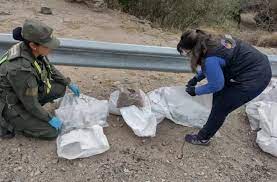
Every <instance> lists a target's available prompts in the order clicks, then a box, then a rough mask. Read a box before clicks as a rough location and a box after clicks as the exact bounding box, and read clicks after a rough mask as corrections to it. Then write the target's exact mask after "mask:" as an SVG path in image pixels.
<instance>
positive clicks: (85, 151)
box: [57, 125, 110, 160]
mask: <svg viewBox="0 0 277 182" xmlns="http://www.w3.org/2000/svg"><path fill="white" fill-rule="evenodd" d="M57 146H58V147H57V153H58V156H59V157H63V158H66V159H70V160H71V159H77V158H84V157H90V156H93V155H96V154H101V153H103V152H105V151H107V150H109V148H110V146H109V143H108V140H107V137H106V136H105V134H104V133H103V128H102V127H101V126H99V125H94V126H91V127H88V128H82V129H74V130H71V131H70V132H68V133H64V134H63V135H60V136H59V137H58V138H57Z"/></svg>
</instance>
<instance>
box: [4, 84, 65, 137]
mask: <svg viewBox="0 0 277 182" xmlns="http://www.w3.org/2000/svg"><path fill="white" fill-rule="evenodd" d="M51 85H52V87H51V91H50V93H49V94H39V97H38V100H39V102H40V103H41V105H44V104H46V103H48V102H51V101H53V100H55V99H57V98H60V97H63V96H64V94H65V91H66V87H65V86H64V85H62V84H60V83H56V82H54V81H52V82H51ZM3 117H4V119H5V120H6V122H7V123H9V124H10V125H11V126H13V128H14V131H15V132H16V133H22V134H23V135H24V136H27V137H35V138H40V139H45V140H51V139H55V138H56V137H57V136H58V131H57V130H56V129H55V128H53V127H52V126H51V125H49V124H48V122H46V121H43V120H40V119H38V118H36V117H34V116H33V115H32V114H31V113H29V112H28V111H27V110H26V109H25V108H24V106H23V104H17V105H15V106H12V107H10V108H9V107H8V106H5V108H4V110H3Z"/></svg>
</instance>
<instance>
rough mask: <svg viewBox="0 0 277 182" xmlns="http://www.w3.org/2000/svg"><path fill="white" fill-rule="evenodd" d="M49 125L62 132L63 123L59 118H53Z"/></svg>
mask: <svg viewBox="0 0 277 182" xmlns="http://www.w3.org/2000/svg"><path fill="white" fill-rule="evenodd" d="M48 123H49V124H50V125H51V126H52V127H53V128H55V129H56V130H60V129H61V127H62V124H63V123H62V121H61V120H60V119H59V118H57V117H53V118H52V119H51V120H50V121H49V122H48Z"/></svg>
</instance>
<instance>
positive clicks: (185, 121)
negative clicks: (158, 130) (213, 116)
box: [148, 87, 212, 128]
mask: <svg viewBox="0 0 277 182" xmlns="http://www.w3.org/2000/svg"><path fill="white" fill-rule="evenodd" d="M148 95H149V98H150V101H151V106H152V112H153V113H154V114H155V116H156V117H157V121H158V122H161V120H162V119H163V118H167V119H169V120H171V121H173V122H175V123H176V124H180V125H183V126H190V127H198V128H200V127H202V126H203V125H204V124H205V122H206V121H207V119H208V116H209V114H210V108H211V105H212V96H211V95H203V96H196V97H191V96H190V95H188V94H187V93H186V91H185V87H163V88H159V89H157V90H154V91H152V92H150V93H148Z"/></svg>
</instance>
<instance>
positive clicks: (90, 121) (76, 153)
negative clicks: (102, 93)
mask: <svg viewBox="0 0 277 182" xmlns="http://www.w3.org/2000/svg"><path fill="white" fill-rule="evenodd" d="M58 102H59V104H60V107H59V108H58V109H56V110H55V113H56V116H57V117H58V118H60V119H61V120H62V121H63V126H62V129H61V133H60V135H59V136H58V138H57V152H58V156H59V157H64V158H67V159H75V158H83V157H88V156H92V155H95V154H98V153H99V152H100V153H102V152H104V151H106V150H108V149H109V144H108V142H107V138H106V136H105V135H104V133H103V129H102V127H106V126H108V123H107V122H106V120H107V116H108V101H106V100H101V101H100V100H97V99H95V98H92V97H89V96H85V95H82V94H81V95H80V97H75V96H73V95H65V96H64V97H63V98H62V99H61V100H59V101H58Z"/></svg>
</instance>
